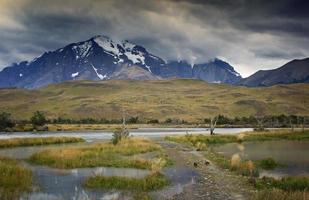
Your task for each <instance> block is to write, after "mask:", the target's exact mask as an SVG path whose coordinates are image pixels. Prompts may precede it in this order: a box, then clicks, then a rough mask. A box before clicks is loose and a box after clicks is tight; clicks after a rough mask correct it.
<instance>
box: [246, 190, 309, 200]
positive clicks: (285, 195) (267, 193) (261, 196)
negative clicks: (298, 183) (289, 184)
mask: <svg viewBox="0 0 309 200" xmlns="http://www.w3.org/2000/svg"><path fill="white" fill-rule="evenodd" d="M308 199H309V192H307V191H303V192H301V191H293V192H287V191H283V190H279V189H269V190H262V191H258V192H257V193H256V194H255V195H254V196H253V197H252V199H251V200H308Z"/></svg>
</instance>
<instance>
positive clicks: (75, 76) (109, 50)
mask: <svg viewBox="0 0 309 200" xmlns="http://www.w3.org/2000/svg"><path fill="white" fill-rule="evenodd" d="M161 78H196V79H201V80H204V81H207V82H216V83H234V82H237V81H239V80H240V78H241V76H240V75H239V74H238V73H237V72H236V71H235V70H234V68H233V67H232V66H230V65H229V64H227V63H226V62H223V61H221V60H219V59H215V60H213V61H211V62H209V63H204V64H198V65H193V66H191V65H189V64H188V63H187V62H186V61H171V62H168V63H167V62H166V61H164V60H163V59H161V58H160V57H158V56H155V55H153V54H151V53H149V52H148V51H147V50H146V49H145V48H144V47H142V46H139V45H136V44H133V43H131V42H128V41H116V40H112V39H110V38H108V37H106V36H95V37H93V38H90V39H89V40H86V41H83V42H78V43H72V44H69V45H67V46H66V47H63V48H61V49H57V50H56V51H51V52H45V53H44V54H43V55H41V56H40V57H38V58H36V59H34V60H32V61H31V62H27V61H24V62H21V63H19V64H16V63H15V64H13V65H11V66H9V67H6V68H4V69H3V70H2V71H1V72H0V87H19V88H29V89H33V88H39V87H43V86H46V85H49V84H52V83H60V82H64V81H69V80H108V79H137V80H158V79H161Z"/></svg>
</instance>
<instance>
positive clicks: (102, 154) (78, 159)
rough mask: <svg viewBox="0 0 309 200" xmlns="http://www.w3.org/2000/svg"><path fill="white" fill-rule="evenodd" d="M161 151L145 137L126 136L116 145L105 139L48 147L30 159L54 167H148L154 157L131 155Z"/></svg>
mask: <svg viewBox="0 0 309 200" xmlns="http://www.w3.org/2000/svg"><path fill="white" fill-rule="evenodd" d="M161 150H162V149H161V147H160V146H159V145H157V144H154V143H153V142H151V141H150V140H148V139H144V138H129V139H125V140H122V141H121V142H119V143H118V144H117V145H113V144H111V143H109V142H108V143H99V144H93V145H90V146H84V147H74V148H73V147H71V148H61V149H48V150H44V151H41V152H38V153H35V154H34V155H32V156H31V158H30V162H32V163H34V164H40V165H48V166H50V167H55V168H82V167H97V166H105V167H127V168H140V169H151V167H152V165H153V161H154V160H148V159H142V158H139V157H137V156H134V155H136V154H142V153H147V152H152V151H161ZM164 159H165V158H164Z"/></svg>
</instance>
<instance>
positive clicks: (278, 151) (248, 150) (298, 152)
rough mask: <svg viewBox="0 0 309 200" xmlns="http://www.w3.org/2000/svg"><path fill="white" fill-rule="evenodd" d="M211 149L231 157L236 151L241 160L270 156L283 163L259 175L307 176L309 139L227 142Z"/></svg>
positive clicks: (308, 173)
mask: <svg viewBox="0 0 309 200" xmlns="http://www.w3.org/2000/svg"><path fill="white" fill-rule="evenodd" d="M213 150H214V151H216V152H218V153H221V154H223V155H226V156H228V157H231V156H232V155H233V154H235V153H238V154H239V155H240V156H241V158H242V159H243V160H253V161H255V160H261V159H265V158H268V157H272V158H273V159H274V160H275V161H276V162H278V163H280V164H283V165H284V167H279V168H277V169H275V170H271V171H266V170H264V171H261V173H260V175H261V176H265V175H267V176H273V177H282V176H286V175H290V176H309V141H265V142H244V143H242V144H236V143H229V144H223V145H218V146H214V147H213Z"/></svg>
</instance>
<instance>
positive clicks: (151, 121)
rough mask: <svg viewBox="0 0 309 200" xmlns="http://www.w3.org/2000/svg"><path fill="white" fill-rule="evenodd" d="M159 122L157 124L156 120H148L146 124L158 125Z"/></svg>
mask: <svg viewBox="0 0 309 200" xmlns="http://www.w3.org/2000/svg"><path fill="white" fill-rule="evenodd" d="M159 123H160V122H159V120H157V119H151V120H149V121H148V122H147V124H159Z"/></svg>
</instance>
